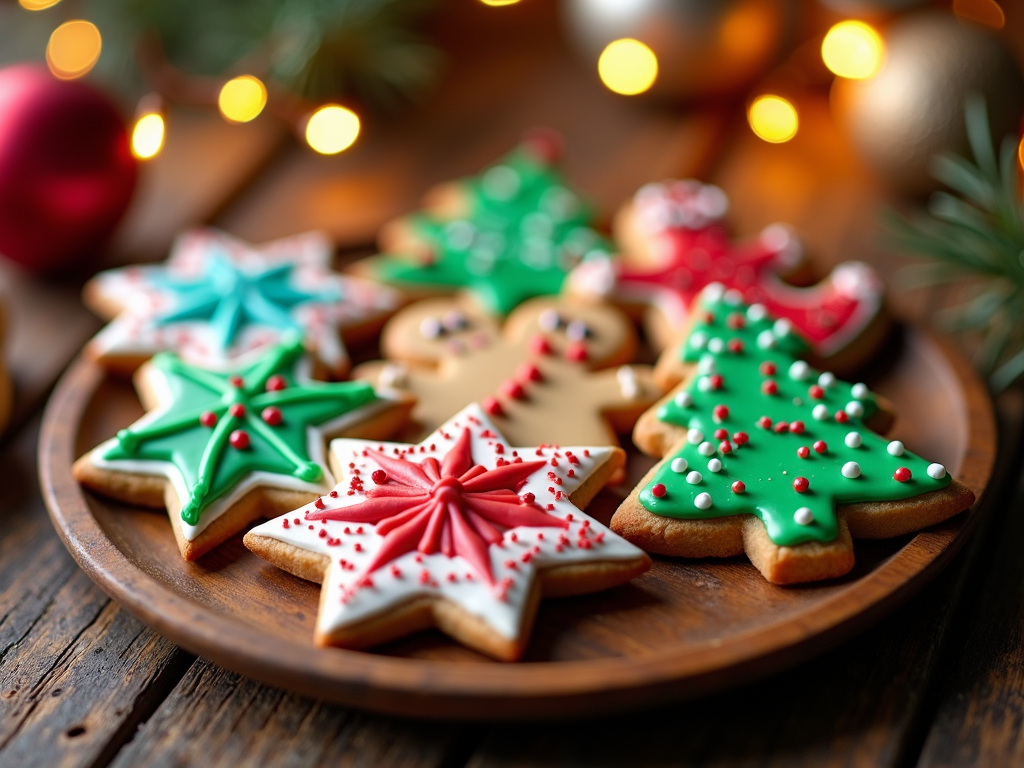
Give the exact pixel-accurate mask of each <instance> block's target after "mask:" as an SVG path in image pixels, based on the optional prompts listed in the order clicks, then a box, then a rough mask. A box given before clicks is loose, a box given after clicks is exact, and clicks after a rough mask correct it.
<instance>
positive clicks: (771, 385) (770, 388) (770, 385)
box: [761, 379, 779, 395]
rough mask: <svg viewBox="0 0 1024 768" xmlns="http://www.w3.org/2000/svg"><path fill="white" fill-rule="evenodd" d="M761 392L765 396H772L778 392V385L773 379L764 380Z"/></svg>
mask: <svg viewBox="0 0 1024 768" xmlns="http://www.w3.org/2000/svg"><path fill="white" fill-rule="evenodd" d="M761 391H762V392H764V393H765V394H766V395H774V394H776V393H777V392H778V391H779V385H778V384H776V383H775V379H766V380H765V381H762V382H761Z"/></svg>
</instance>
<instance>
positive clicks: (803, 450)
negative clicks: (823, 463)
mask: <svg viewBox="0 0 1024 768" xmlns="http://www.w3.org/2000/svg"><path fill="white" fill-rule="evenodd" d="M796 455H797V456H799V457H800V458H801V459H806V458H807V457H808V456H810V455H811V449H810V448H808V447H807V446H806V445H801V446H800V447H799V448H797V449H796Z"/></svg>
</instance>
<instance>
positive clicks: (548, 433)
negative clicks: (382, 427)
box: [353, 298, 662, 445]
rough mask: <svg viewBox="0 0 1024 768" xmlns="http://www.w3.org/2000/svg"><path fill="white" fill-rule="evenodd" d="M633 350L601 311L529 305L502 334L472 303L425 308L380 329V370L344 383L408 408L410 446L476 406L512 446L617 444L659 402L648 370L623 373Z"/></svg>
mask: <svg viewBox="0 0 1024 768" xmlns="http://www.w3.org/2000/svg"><path fill="white" fill-rule="evenodd" d="M636 346H637V340H636V333H635V331H634V330H633V325H632V323H630V322H629V319H628V318H627V317H625V316H624V315H623V314H622V313H621V312H620V311H619V310H617V309H615V308H614V307H612V306H609V305H598V304H591V303H583V302H577V303H574V302H569V301H565V300H560V299H556V298H537V299H531V300H530V301H527V302H525V303H523V304H521V305H519V307H518V308H517V309H515V310H514V311H513V312H512V314H511V315H509V316H508V318H507V319H506V321H505V323H504V324H503V325H502V324H500V323H499V321H498V320H497V319H495V318H494V317H493V316H491V315H489V314H486V313H484V312H481V311H480V310H479V309H478V308H477V307H476V306H475V305H474V304H473V303H471V302H465V301H461V302H460V301H458V300H456V299H452V298H447V299H426V300H423V301H420V302H416V303H415V304H412V305H410V306H408V307H406V308H405V309H403V310H402V311H401V312H399V313H398V314H396V315H395V316H394V317H393V318H392V319H391V320H390V321H389V322H388V324H387V325H386V326H385V327H384V332H383V334H382V336H381V349H382V350H383V352H384V354H385V355H386V356H387V357H388V361H387V362H383V361H382V362H374V363H367V364H364V365H361V366H358V367H357V368H356V369H355V370H354V371H353V376H355V377H356V378H361V379H365V380H366V381H369V382H372V383H373V384H374V386H376V387H378V388H380V389H383V390H393V391H396V392H398V393H403V394H405V395H407V396H411V397H413V398H415V399H416V401H417V402H416V407H415V408H414V409H413V414H412V417H413V424H414V430H415V431H413V432H410V433H409V438H410V439H418V438H420V437H422V436H424V435H426V434H428V433H430V432H432V431H433V430H435V429H436V428H437V427H439V426H440V425H441V424H443V423H444V422H445V421H447V420H448V419H449V418H451V416H452V414H454V413H457V412H458V411H459V410H461V409H462V408H463V407H464V406H465V405H466V404H467V403H471V402H478V403H480V404H481V405H482V406H483V408H484V410H485V411H486V412H487V414H488V416H489V417H490V418H491V420H492V421H493V422H494V423H495V424H496V425H497V426H498V428H499V429H500V430H501V432H502V434H504V435H505V436H506V437H507V438H508V439H509V440H511V441H512V442H513V443H514V444H516V445H536V444H540V443H553V444H558V445H618V438H617V437H616V435H617V434H619V433H623V432H628V431H629V430H631V429H632V428H633V425H634V424H635V423H636V420H637V418H638V417H639V416H640V414H641V413H643V412H644V411H645V410H647V409H648V408H649V407H650V406H651V405H653V404H654V403H655V402H657V400H658V399H659V398H660V397H661V395H662V390H661V389H660V388H658V387H657V386H656V385H655V384H654V381H653V378H652V372H651V368H650V366H646V365H627V364H626V363H628V362H629V361H630V360H632V359H633V356H634V354H635V351H636Z"/></svg>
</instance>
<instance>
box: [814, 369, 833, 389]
mask: <svg viewBox="0 0 1024 768" xmlns="http://www.w3.org/2000/svg"><path fill="white" fill-rule="evenodd" d="M835 383H836V375H835V374H834V373H830V372H829V371H825V372H824V373H823V374H821V376H819V377H818V386H819V387H821V388H822V389H828V388H829V387H831V386H832V385H833V384H835Z"/></svg>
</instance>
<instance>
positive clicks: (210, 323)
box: [84, 229, 399, 376]
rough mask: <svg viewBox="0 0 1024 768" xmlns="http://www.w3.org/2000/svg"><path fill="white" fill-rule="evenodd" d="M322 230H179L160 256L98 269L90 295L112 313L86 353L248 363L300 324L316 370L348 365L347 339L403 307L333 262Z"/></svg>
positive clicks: (103, 357) (118, 358) (133, 362)
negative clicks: (267, 239)
mask: <svg viewBox="0 0 1024 768" xmlns="http://www.w3.org/2000/svg"><path fill="white" fill-rule="evenodd" d="M331 253H332V248H331V244H330V242H329V241H328V240H327V239H326V237H325V236H324V235H322V234H320V233H317V232H309V233H306V234H303V235H296V236H294V237H289V238H286V239H284V240H277V241H274V242H271V243H266V244H264V245H261V246H250V245H247V244H245V243H243V242H241V241H240V240H236V239H235V238H233V237H231V236H230V235H227V234H225V233H223V232H219V231H217V230H212V229H197V230H193V231H191V232H187V233H185V234H184V235H182V236H180V237H179V238H178V240H177V242H176V243H175V245H174V248H173V250H172V252H171V256H170V258H169V259H168V261H167V262H166V263H164V264H157V265H140V266H132V267H124V268H121V269H114V270H110V271H107V272H101V273H100V274H98V275H97V276H96V277H94V278H93V279H92V280H90V281H89V283H88V284H86V287H85V293H84V298H85V301H86V303H87V304H88V305H89V306H90V307H91V308H92V309H93V310H94V311H95V312H96V313H97V314H99V315H101V316H103V317H105V318H108V319H112V322H111V323H110V324H109V325H108V326H107V327H106V328H104V329H103V330H102V331H100V333H99V334H98V335H97V336H96V337H95V338H94V339H93V340H92V341H90V342H89V344H88V346H87V347H86V353H87V354H88V355H90V356H91V357H93V358H94V359H96V360H98V361H100V362H101V363H103V364H104V365H106V366H108V367H110V368H114V369H117V370H122V371H132V370H134V369H135V368H136V367H138V365H139V364H140V363H141V362H143V361H144V360H146V359H148V358H149V357H151V356H152V355H153V354H154V353H155V352H159V351H162V350H167V351H172V352H176V353H178V354H179V355H181V356H182V358H184V359H185V360H187V361H188V362H191V363H195V364H197V365H202V366H205V367H209V368H221V369H223V368H225V366H231V365H246V364H249V363H251V362H253V361H254V360H256V359H257V358H259V356H260V355H262V354H263V353H264V352H266V351H267V350H268V349H269V348H271V347H272V346H274V345H275V344H277V343H278V342H280V341H281V339H282V338H283V337H284V336H285V335H286V334H295V333H298V334H300V335H301V336H302V338H304V339H305V342H306V346H307V348H308V349H309V350H310V352H311V353H312V354H313V355H314V360H315V361H316V364H317V368H318V369H320V370H319V371H318V373H323V372H326V373H330V374H331V375H334V376H340V375H341V374H344V373H345V371H347V370H348V366H349V361H348V355H347V354H346V352H345V346H344V344H343V339H348V340H350V341H352V340H358V339H361V338H364V337H371V336H373V335H374V334H375V333H376V332H377V331H378V330H379V329H380V326H381V324H382V323H383V322H384V320H386V319H387V317H388V316H389V315H391V313H393V312H394V310H395V309H396V308H397V307H398V304H399V297H398V294H397V293H396V292H395V291H392V290H390V289H388V288H384V287H382V286H379V285H376V284H375V283H372V282H369V281H364V280H359V279H358V278H352V277H344V276H342V275H340V274H338V273H336V272H333V271H332V270H331V268H330V261H331Z"/></svg>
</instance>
